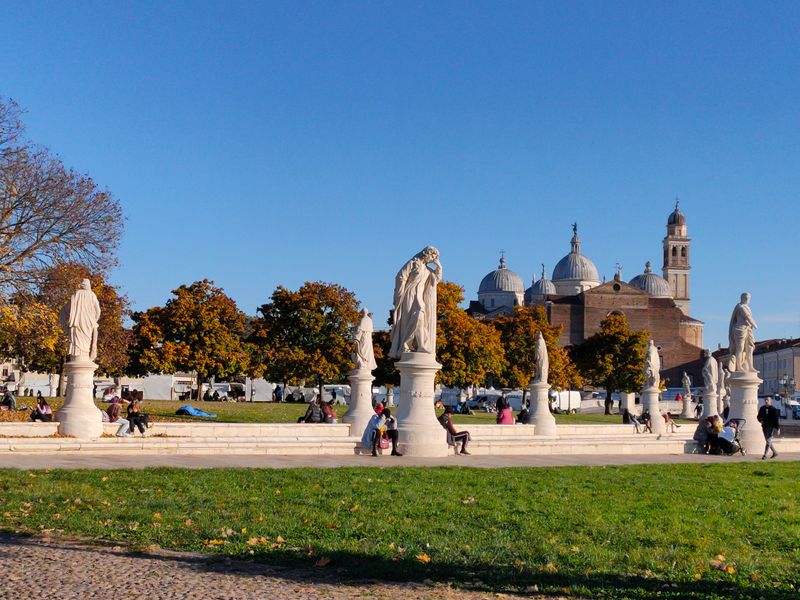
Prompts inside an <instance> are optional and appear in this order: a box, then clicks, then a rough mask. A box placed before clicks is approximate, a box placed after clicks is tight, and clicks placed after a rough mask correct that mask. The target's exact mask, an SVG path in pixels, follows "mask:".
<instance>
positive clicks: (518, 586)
mask: <svg viewBox="0 0 800 600" xmlns="http://www.w3.org/2000/svg"><path fill="white" fill-rule="evenodd" d="M2 546H6V547H9V546H29V547H30V546H38V547H42V548H53V549H65V550H69V551H75V552H80V553H89V554H90V555H92V556H91V558H92V563H91V564H96V565H98V567H97V568H98V571H100V570H101V569H103V566H102V565H103V564H104V561H103V560H102V558H103V556H105V555H125V556H128V557H131V558H133V559H137V558H141V559H148V560H160V561H168V562H173V563H174V565H175V567H176V568H179V569H187V570H189V571H193V572H196V573H198V574H203V575H209V574H210V575H213V574H227V575H237V576H240V577H256V576H265V577H271V578H278V579H282V580H284V581H286V582H287V583H303V584H313V583H319V584H329V585H330V584H333V585H339V586H344V587H346V586H348V585H363V584H364V583H369V582H370V581H375V580H378V581H384V582H387V583H391V582H415V583H422V584H431V583H444V584H450V585H452V586H453V587H455V588H461V589H464V590H471V591H479V592H492V593H498V592H503V593H507V594H520V593H522V594H525V595H531V594H532V595H536V596H539V595H555V596H559V597H562V596H564V595H568V596H569V597H573V598H596V597H600V598H608V599H612V598H619V599H622V598H627V599H650V598H667V599H679V598H706V599H729V598H760V599H763V600H783V599H788V598H797V592H796V591H791V593H790V591H789V590H785V589H775V588H773V587H768V586H769V583H768V582H764V584H763V585H761V586H754V585H743V584H742V583H741V582H737V581H735V580H731V581H713V580H708V579H705V580H703V579H701V580H699V581H691V582H687V581H669V580H666V579H662V578H655V577H650V578H644V577H640V576H635V575H619V574H601V573H596V574H575V573H567V572H564V573H537V572H532V571H530V570H527V569H525V568H524V567H522V568H519V569H518V568H515V567H512V566H508V565H491V564H473V565H470V566H468V567H465V565H463V564H455V563H447V562H436V563H427V564H425V563H421V562H419V561H418V560H417V559H415V558H408V557H403V558H398V559H396V560H387V559H385V558H382V557H375V556H368V555H364V554H359V553H350V552H333V553H328V554H325V555H324V557H325V559H326V561H327V560H329V561H330V562H326V564H325V566H324V567H316V566H315V562H316V561H317V560H319V558H320V557H317V556H314V557H308V556H305V555H301V554H299V553H297V552H296V551H288V550H286V551H280V550H279V551H270V552H268V553H256V554H255V555H253V556H237V555H225V554H210V555H209V554H197V553H180V552H172V551H164V550H158V551H156V552H152V553H151V552H147V551H137V550H131V549H124V548H123V549H122V550H120V549H119V548H120V547H121V546H120V545H119V544H116V543H113V542H105V543H104V542H102V541H100V542H95V541H87V540H83V541H80V540H73V539H50V540H43V539H41V538H38V537H36V536H27V535H21V534H10V533H0V547H2ZM95 575H97V574H92V573H88V572H87V577H92V576H95Z"/></svg>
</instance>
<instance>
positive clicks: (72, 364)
mask: <svg viewBox="0 0 800 600" xmlns="http://www.w3.org/2000/svg"><path fill="white" fill-rule="evenodd" d="M95 369H97V365H96V364H94V362H92V360H91V359H89V358H88V357H86V356H81V357H78V358H77V359H73V360H71V361H69V362H68V363H66V364H65V365H64V372H65V373H66V376H67V391H66V394H65V398H64V406H62V407H61V409H60V410H59V411H58V415H57V418H58V433H60V434H61V435H68V436H72V437H76V438H88V439H96V438H99V437H100V436H102V435H103V416H102V413H101V412H100V409H99V408H97V407H96V406H95V405H94V398H93V397H92V390H93V389H94V372H95Z"/></svg>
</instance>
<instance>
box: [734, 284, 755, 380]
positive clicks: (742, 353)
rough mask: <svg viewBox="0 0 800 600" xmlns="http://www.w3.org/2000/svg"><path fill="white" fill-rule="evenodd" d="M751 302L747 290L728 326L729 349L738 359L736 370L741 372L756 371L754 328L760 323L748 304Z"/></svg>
mask: <svg viewBox="0 0 800 600" xmlns="http://www.w3.org/2000/svg"><path fill="white" fill-rule="evenodd" d="M749 302H750V294H748V293H747V292H745V293H744V294H742V301H741V302H740V303H739V304H737V305H736V307H735V308H734V309H733V314H732V315H731V323H730V325H729V327H728V343H729V344H730V346H729V348H728V350H729V352H730V353H731V354H732V355H733V357H734V359H735V360H736V367H735V369H736V371H740V372H754V371H755V368H754V367H753V350H755V347H756V342H755V338H754V337H753V329H756V328H757V327H758V325H756V322H755V320H754V319H753V312H752V311H751V310H750V306H748V303H749Z"/></svg>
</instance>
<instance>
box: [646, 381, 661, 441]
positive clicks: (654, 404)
mask: <svg viewBox="0 0 800 600" xmlns="http://www.w3.org/2000/svg"><path fill="white" fill-rule="evenodd" d="M659 393H660V390H659V389H658V388H657V387H652V386H650V387H645V388H643V389H642V406H643V407H644V408H643V410H646V411H647V412H649V413H650V427H651V429H652V430H653V433H655V434H662V433H665V432H666V430H667V426H666V424H665V423H664V416H663V415H662V414H661V406H660V404H659V401H658V395H659Z"/></svg>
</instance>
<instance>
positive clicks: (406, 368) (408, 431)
mask: <svg viewBox="0 0 800 600" xmlns="http://www.w3.org/2000/svg"><path fill="white" fill-rule="evenodd" d="M395 366H396V367H397V370H398V371H399V372H400V404H399V407H398V409H397V436H398V442H399V443H398V450H399V451H400V452H401V453H402V454H405V455H407V456H431V457H436V456H447V455H448V454H449V451H448V448H447V432H445V430H444V429H443V428H442V426H441V425H440V424H439V421H438V420H437V419H436V412H435V410H434V407H433V403H434V380H435V378H436V372H437V371H438V370H439V369H441V368H442V365H440V364H439V363H438V362H436V358H435V357H434V356H433V355H432V354H428V353H427V352H403V358H402V359H401V360H399V361H397V362H396V363H395Z"/></svg>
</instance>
